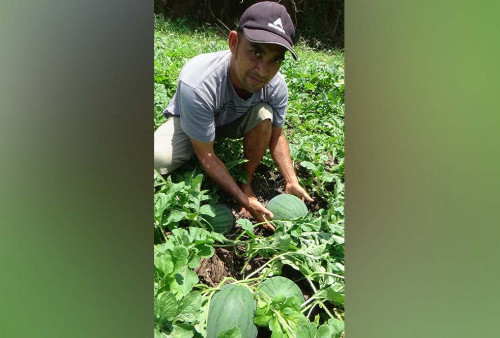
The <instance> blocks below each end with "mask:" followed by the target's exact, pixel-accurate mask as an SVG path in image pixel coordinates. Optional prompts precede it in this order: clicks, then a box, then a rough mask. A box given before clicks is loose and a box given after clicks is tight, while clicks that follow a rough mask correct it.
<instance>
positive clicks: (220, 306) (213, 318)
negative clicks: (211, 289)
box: [207, 284, 257, 338]
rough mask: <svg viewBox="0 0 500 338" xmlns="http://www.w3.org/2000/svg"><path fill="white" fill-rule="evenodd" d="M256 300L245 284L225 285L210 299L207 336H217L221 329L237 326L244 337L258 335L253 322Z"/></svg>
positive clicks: (208, 337)
mask: <svg viewBox="0 0 500 338" xmlns="http://www.w3.org/2000/svg"><path fill="white" fill-rule="evenodd" d="M256 306H257V305H256V302H255V299H254V298H253V294H252V293H251V292H250V291H249V290H248V289H247V288H246V287H244V286H241V285H237V284H229V285H224V286H223V287H222V288H221V290H220V291H219V292H218V293H216V294H215V295H214V296H213V297H212V299H211V300H210V306H209V308H208V318H207V338H216V337H217V334H218V333H219V332H221V331H227V330H230V329H233V328H235V327H237V328H239V329H240V332H241V337H242V338H255V337H257V327H256V326H255V324H254V323H253V316H254V311H255V308H256Z"/></svg>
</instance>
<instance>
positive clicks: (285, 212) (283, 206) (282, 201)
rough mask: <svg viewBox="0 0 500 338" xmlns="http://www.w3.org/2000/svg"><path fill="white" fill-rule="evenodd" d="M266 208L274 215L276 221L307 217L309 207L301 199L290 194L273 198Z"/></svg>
mask: <svg viewBox="0 0 500 338" xmlns="http://www.w3.org/2000/svg"><path fill="white" fill-rule="evenodd" d="M266 208H267V209H268V210H269V211H271V212H272V213H273V215H274V219H275V220H285V219H293V218H297V217H303V216H305V215H307V212H308V211H307V207H306V205H305V204H304V202H302V200H301V199H300V198H298V197H297V196H294V195H290V194H281V195H277V196H275V197H273V198H272V199H271V200H270V201H269V202H268V203H267V206H266Z"/></svg>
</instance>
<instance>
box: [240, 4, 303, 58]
mask: <svg viewBox="0 0 500 338" xmlns="http://www.w3.org/2000/svg"><path fill="white" fill-rule="evenodd" d="M238 29H242V30H243V33H244V34H245V36H246V38H247V39H248V40H250V41H252V42H256V43H274V44H277V45H280V46H283V47H285V48H286V49H288V50H289V51H290V53H292V56H293V58H294V59H295V60H297V54H295V51H294V50H293V48H292V46H293V39H294V37H295V27H294V26H293V22H292V19H291V18H290V15H289V14H288V12H287V11H286V8H285V6H283V5H280V4H278V3H276V2H271V1H262V2H258V3H256V4H253V5H252V6H250V7H248V8H247V10H246V11H245V12H244V13H243V14H242V15H241V18H240V22H239V24H238Z"/></svg>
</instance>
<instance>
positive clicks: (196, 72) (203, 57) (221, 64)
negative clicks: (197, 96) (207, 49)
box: [179, 51, 231, 88]
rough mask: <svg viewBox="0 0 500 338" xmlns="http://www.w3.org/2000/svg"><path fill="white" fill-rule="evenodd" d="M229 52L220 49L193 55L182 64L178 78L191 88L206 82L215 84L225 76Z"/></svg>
mask: <svg viewBox="0 0 500 338" xmlns="http://www.w3.org/2000/svg"><path fill="white" fill-rule="evenodd" d="M230 54H231V53H230V52H229V51H222V52H216V53H208V54H200V55H197V56H195V57H194V58H192V59H190V60H189V61H188V62H187V63H186V64H185V65H184V67H183V68H182V71H181V73H180V75H179V80H180V81H181V82H183V83H184V84H186V85H188V86H189V87H192V88H197V87H199V86H200V84H203V83H206V82H208V83H209V84H215V83H216V82H218V81H220V80H222V78H225V77H226V76H227V67H228V65H229V58H230Z"/></svg>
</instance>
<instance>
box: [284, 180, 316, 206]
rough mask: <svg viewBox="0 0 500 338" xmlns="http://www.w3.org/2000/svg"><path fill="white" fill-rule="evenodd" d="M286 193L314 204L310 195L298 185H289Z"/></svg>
mask: <svg viewBox="0 0 500 338" xmlns="http://www.w3.org/2000/svg"><path fill="white" fill-rule="evenodd" d="M285 192H286V193H287V194H292V195H295V196H297V197H298V198H300V199H301V200H304V199H305V200H306V201H308V202H314V200H313V199H312V198H311V196H309V194H308V193H307V192H306V191H305V190H304V188H302V187H301V186H300V184H299V183H298V182H297V183H288V184H287V185H286V187H285Z"/></svg>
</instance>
